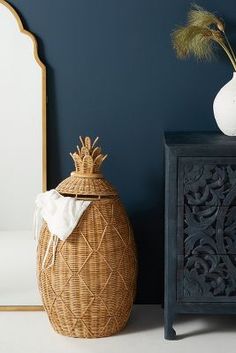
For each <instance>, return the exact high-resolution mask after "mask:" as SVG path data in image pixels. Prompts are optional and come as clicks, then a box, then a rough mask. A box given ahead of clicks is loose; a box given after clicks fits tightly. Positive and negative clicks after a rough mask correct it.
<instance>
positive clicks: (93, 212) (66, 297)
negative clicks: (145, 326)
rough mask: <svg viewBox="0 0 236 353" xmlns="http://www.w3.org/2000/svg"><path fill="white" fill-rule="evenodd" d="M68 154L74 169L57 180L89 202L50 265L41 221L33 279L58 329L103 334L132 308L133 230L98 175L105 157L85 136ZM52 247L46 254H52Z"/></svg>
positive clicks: (89, 335)
mask: <svg viewBox="0 0 236 353" xmlns="http://www.w3.org/2000/svg"><path fill="white" fill-rule="evenodd" d="M80 140H81V143H82V147H81V148H79V147H77V151H76V152H75V153H73V154H72V155H71V156H72V158H73V160H74V162H75V168H76V171H75V172H72V173H71V176H70V177H68V178H67V179H65V180H64V181H63V182H61V183H60V184H59V185H58V187H57V191H58V192H59V193H60V194H62V195H64V196H73V197H76V198H80V199H86V200H87V199H89V200H92V202H91V203H90V205H89V207H88V208H87V210H86V211H85V212H84V214H83V215H82V217H81V218H80V220H79V222H78V224H77V226H76V228H75V229H74V231H73V232H72V234H71V235H70V236H69V237H68V238H67V240H65V241H59V242H58V245H57V248H56V253H55V260H54V264H53V266H52V267H48V268H47V263H46V266H45V267H44V269H43V268H42V261H43V258H44V256H45V252H46V249H47V246H48V242H49V239H50V232H49V230H48V227H47V225H46V224H45V223H44V225H43V226H42V229H41V233H40V239H39V244H38V282H39V288H40V292H41V295H42V300H43V304H44V307H45V310H46V311H47V314H48V317H49V320H50V322H51V324H52V326H53V328H54V329H55V331H57V332H58V333H60V334H62V335H66V336H72V337H86V338H93V337H105V336H110V335H112V334H115V333H116V332H118V331H120V330H121V329H122V328H123V327H124V326H125V325H126V323H127V321H128V318H129V315H130V311H131V308H132V304H133V300H134V296H135V290H136V277H137V261H136V250H135V243H134V238H133V232H132V229H131V226H130V223H129V220H128V217H127V215H126V212H125V209H124V207H123V206H122V203H121V201H120V200H119V198H118V195H117V192H116V191H115V189H114V188H113V187H112V186H111V185H110V183H108V182H107V181H106V180H105V179H104V178H103V176H102V175H101V174H100V167H101V164H102V162H103V160H104V159H105V158H106V156H103V155H102V153H101V149H100V147H95V144H96V142H97V139H96V140H95V141H94V143H93V144H92V142H91V140H90V138H89V137H86V138H84V139H82V138H80ZM52 256H53V255H52V249H50V251H49V254H48V256H47V261H48V263H49V262H50V261H51V258H52Z"/></svg>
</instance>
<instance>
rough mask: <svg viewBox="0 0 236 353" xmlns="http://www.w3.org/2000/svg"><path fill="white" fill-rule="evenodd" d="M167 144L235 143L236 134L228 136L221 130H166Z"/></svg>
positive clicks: (235, 144)
mask: <svg viewBox="0 0 236 353" xmlns="http://www.w3.org/2000/svg"><path fill="white" fill-rule="evenodd" d="M164 136H165V143H166V145H167V146H171V145H172V146H178V145H217V146H219V145H234V146H236V136H232V137H231V136H226V135H224V134H223V133H221V132H166V133H165V135H164Z"/></svg>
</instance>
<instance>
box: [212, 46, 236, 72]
mask: <svg viewBox="0 0 236 353" xmlns="http://www.w3.org/2000/svg"><path fill="white" fill-rule="evenodd" d="M216 42H217V43H218V44H219V45H220V46H221V48H222V49H223V50H224V51H225V53H226V55H227V56H228V58H229V60H230V61H231V64H232V65H233V68H234V70H235V71H236V61H235V60H234V57H233V55H232V54H231V51H230V50H229V49H228V48H227V46H226V45H225V44H224V43H222V42H221V41H219V40H216Z"/></svg>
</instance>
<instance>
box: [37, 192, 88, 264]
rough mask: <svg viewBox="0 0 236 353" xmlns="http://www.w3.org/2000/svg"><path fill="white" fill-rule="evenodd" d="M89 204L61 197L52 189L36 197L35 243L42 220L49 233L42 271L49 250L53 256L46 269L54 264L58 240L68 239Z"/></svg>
mask: <svg viewBox="0 0 236 353" xmlns="http://www.w3.org/2000/svg"><path fill="white" fill-rule="evenodd" d="M90 203H91V201H85V200H76V199H75V198H73V197H65V196H62V195H60V194H59V193H58V192H57V191H56V190H54V189H53V190H50V191H46V192H44V193H41V194H39V195H38V196H37V198H36V201H35V204H36V208H35V215H34V231H35V238H36V239H37V241H38V240H39V236H40V230H41V227H42V224H43V220H44V221H45V222H46V223H47V226H48V229H49V231H50V233H51V237H50V240H49V242H48V246H47V250H46V252H45V255H44V258H43V261H42V268H43V269H45V263H46V260H47V256H48V254H49V251H50V248H51V247H52V254H53V256H52V260H51V262H50V264H49V265H48V266H47V268H49V267H51V266H53V264H54V260H55V254H56V248H57V244H58V240H59V239H60V240H63V241H64V240H66V239H67V238H68V236H69V235H70V234H71V233H72V231H73V230H74V228H75V227H76V225H77V223H78V221H79V220H80V218H81V216H82V214H83V213H84V211H85V210H86V209H87V207H88V206H89V204H90Z"/></svg>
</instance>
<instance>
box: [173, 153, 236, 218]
mask: <svg viewBox="0 0 236 353" xmlns="http://www.w3.org/2000/svg"><path fill="white" fill-rule="evenodd" d="M177 202H178V205H179V206H183V205H184V204H188V205H190V206H191V207H193V208H196V209H199V210H201V211H202V212H203V214H204V212H206V213H207V212H208V210H209V208H210V207H214V206H223V207H224V206H229V205H234V206H236V158H232V157H224V158H222V157H221V158H216V157H192V158H190V157H180V158H179V159H178V197H177Z"/></svg>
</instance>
